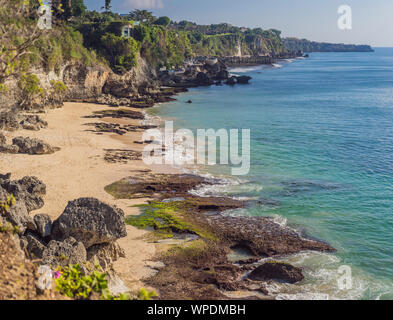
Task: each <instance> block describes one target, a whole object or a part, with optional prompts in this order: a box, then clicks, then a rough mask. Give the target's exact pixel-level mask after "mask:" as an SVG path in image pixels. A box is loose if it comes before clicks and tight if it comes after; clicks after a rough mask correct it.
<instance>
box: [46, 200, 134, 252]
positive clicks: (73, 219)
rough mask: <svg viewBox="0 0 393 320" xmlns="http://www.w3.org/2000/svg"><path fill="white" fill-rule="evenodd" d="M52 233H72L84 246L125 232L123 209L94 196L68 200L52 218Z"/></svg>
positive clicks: (57, 234) (113, 239)
mask: <svg viewBox="0 0 393 320" xmlns="http://www.w3.org/2000/svg"><path fill="white" fill-rule="evenodd" d="M52 236H55V237H61V238H67V237H70V236H71V237H74V238H75V239H76V240H78V241H81V242H82V243H83V244H84V245H85V247H86V248H87V249H89V248H90V247H91V246H93V245H96V244H103V243H111V242H113V241H115V240H116V239H119V238H123V237H125V236H127V232H126V226H125V222H124V212H123V210H121V209H119V208H116V207H113V206H110V205H108V204H106V203H103V202H101V201H99V200H97V199H94V198H80V199H77V200H74V201H70V202H69V203H68V205H67V207H66V208H65V210H64V212H63V213H62V215H61V216H60V217H59V218H58V219H57V220H56V221H55V222H54V226H53V230H52Z"/></svg>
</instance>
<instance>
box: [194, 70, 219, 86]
mask: <svg viewBox="0 0 393 320" xmlns="http://www.w3.org/2000/svg"><path fill="white" fill-rule="evenodd" d="M195 81H196V83H198V84H199V85H211V84H213V83H214V81H213V80H212V79H210V77H209V76H208V75H207V74H206V73H204V72H199V73H198V75H197V77H196V79H195Z"/></svg>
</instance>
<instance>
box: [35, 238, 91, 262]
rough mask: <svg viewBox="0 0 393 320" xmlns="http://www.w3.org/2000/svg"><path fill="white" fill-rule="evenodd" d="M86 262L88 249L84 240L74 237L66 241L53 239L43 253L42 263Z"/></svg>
mask: <svg viewBox="0 0 393 320" xmlns="http://www.w3.org/2000/svg"><path fill="white" fill-rule="evenodd" d="M85 262H86V249H85V246H84V245H83V243H82V242H78V241H77V240H75V239H74V238H72V237H69V238H67V239H65V240H64V241H62V242H60V241H55V240H52V241H50V242H49V243H48V246H47V247H46V248H45V250H44V251H43V253H42V261H41V263H42V264H47V265H50V266H54V267H57V266H67V265H69V264H83V263H85Z"/></svg>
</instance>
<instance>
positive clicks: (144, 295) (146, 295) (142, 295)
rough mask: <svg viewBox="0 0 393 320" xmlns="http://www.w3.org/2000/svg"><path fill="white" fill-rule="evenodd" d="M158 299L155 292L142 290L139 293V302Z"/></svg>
mask: <svg viewBox="0 0 393 320" xmlns="http://www.w3.org/2000/svg"><path fill="white" fill-rule="evenodd" d="M155 297H158V295H157V293H156V292H155V291H150V292H149V291H147V290H146V289H143V288H142V289H140V290H139V292H138V296H137V300H153V298H155Z"/></svg>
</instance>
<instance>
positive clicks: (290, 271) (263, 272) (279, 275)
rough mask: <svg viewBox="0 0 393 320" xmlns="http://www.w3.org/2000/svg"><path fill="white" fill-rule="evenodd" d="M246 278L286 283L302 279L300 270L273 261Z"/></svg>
mask: <svg viewBox="0 0 393 320" xmlns="http://www.w3.org/2000/svg"><path fill="white" fill-rule="evenodd" d="M248 277H249V278H250V279H251V280H257V281H267V280H278V281H282V282H287V283H296V282H300V281H302V280H303V279H304V276H303V273H302V269H300V268H296V267H294V266H292V265H290V264H287V263H281V262H275V261H273V262H267V263H265V264H263V265H261V266H259V267H258V268H256V269H255V270H254V271H252V272H251V273H250V275H249V276H248Z"/></svg>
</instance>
